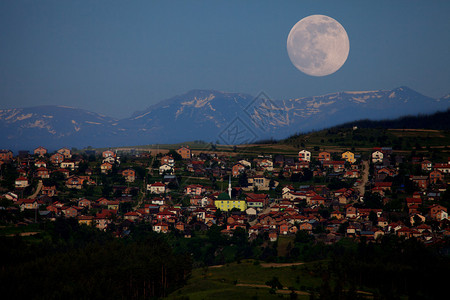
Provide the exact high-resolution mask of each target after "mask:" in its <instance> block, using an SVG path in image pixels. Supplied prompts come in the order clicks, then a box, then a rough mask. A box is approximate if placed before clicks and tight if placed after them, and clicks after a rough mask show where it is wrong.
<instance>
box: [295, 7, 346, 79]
mask: <svg viewBox="0 0 450 300" xmlns="http://www.w3.org/2000/svg"><path fill="white" fill-rule="evenodd" d="M349 50H350V42H349V40H348V35H347V32H346V31H345V29H344V27H342V25H341V24H339V22H338V21H336V20H335V19H333V18H330V17H328V16H324V15H312V16H308V17H306V18H303V19H301V20H300V21H298V22H297V24H295V25H294V27H292V29H291V31H290V32H289V36H288V39H287V51H288V54H289V58H290V59H291V62H292V63H293V64H294V66H295V67H296V68H297V69H299V70H300V71H302V72H303V73H305V74H308V75H311V76H326V75H330V74H333V73H334V72H336V71H337V70H339V69H340V68H341V67H342V65H343V64H344V63H345V61H346V60H347V57H348V52H349Z"/></svg>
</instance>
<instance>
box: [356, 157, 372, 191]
mask: <svg viewBox="0 0 450 300" xmlns="http://www.w3.org/2000/svg"><path fill="white" fill-rule="evenodd" d="M362 165H363V168H362V176H361V183H360V185H358V186H357V188H356V189H357V190H358V191H359V195H360V196H364V193H365V192H366V183H367V181H368V180H369V162H368V161H367V160H364V161H363V162H362Z"/></svg>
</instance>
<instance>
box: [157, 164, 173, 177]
mask: <svg viewBox="0 0 450 300" xmlns="http://www.w3.org/2000/svg"><path fill="white" fill-rule="evenodd" d="M164 173H165V174H169V175H173V168H172V167H171V166H169V165H167V164H164V165H162V166H161V167H159V175H162V174H164Z"/></svg>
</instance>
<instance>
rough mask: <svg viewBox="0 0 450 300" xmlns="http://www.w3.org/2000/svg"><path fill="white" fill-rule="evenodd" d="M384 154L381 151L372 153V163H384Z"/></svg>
mask: <svg viewBox="0 0 450 300" xmlns="http://www.w3.org/2000/svg"><path fill="white" fill-rule="evenodd" d="M383 156H384V154H383V152H381V151H375V152H373V153H372V162H373V163H381V162H383Z"/></svg>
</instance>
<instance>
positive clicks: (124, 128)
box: [0, 87, 450, 150]
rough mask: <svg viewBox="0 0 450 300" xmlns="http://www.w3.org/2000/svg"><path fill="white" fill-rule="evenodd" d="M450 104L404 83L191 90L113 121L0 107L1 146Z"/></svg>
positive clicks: (261, 133)
mask: <svg viewBox="0 0 450 300" xmlns="http://www.w3.org/2000/svg"><path fill="white" fill-rule="evenodd" d="M449 107H450V94H449V95H446V96H444V97H442V98H438V99H435V98H431V97H427V96H424V95H422V94H420V93H418V92H416V91H414V90H412V89H410V88H408V87H399V88H396V89H393V90H377V91H351V92H337V93H331V94H327V95H322V96H313V97H303V98H296V99H287V100H274V99H271V98H270V97H268V96H267V95H266V94H264V93H260V94H259V95H257V96H256V97H255V96H251V95H248V94H241V93H227V92H220V91H214V90H192V91H189V92H187V93H185V94H183V95H178V96H175V97H173V98H170V99H167V100H163V101H161V102H159V103H157V104H155V105H152V106H150V107H148V108H147V109H145V110H143V111H137V112H135V113H134V114H133V115H132V116H131V117H129V118H125V119H120V120H119V119H115V118H111V117H108V116H104V115H101V114H98V113H94V112H89V111H86V110H83V109H79V108H72V107H66V106H37V107H27V108H15V109H0V133H1V135H0V147H1V148H6V149H11V150H19V149H30V150H31V149H34V148H35V147H37V146H40V145H42V146H45V147H47V148H48V149H56V148H59V147H63V146H66V147H79V148H80V147H81V148H83V147H87V146H93V147H114V146H125V145H145V144H155V143H180V142H185V141H192V140H203V141H206V142H214V143H221V144H241V143H251V142H254V141H257V140H263V139H269V138H273V139H282V138H286V137H288V136H289V135H292V134H295V133H299V132H308V131H311V130H319V129H323V128H327V127H331V126H335V125H338V124H342V123H345V122H351V121H355V120H361V119H371V120H380V119H392V118H398V117H401V116H406V115H417V114H429V113H434V112H436V111H444V110H447V109H448V108H449Z"/></svg>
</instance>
